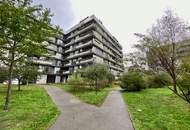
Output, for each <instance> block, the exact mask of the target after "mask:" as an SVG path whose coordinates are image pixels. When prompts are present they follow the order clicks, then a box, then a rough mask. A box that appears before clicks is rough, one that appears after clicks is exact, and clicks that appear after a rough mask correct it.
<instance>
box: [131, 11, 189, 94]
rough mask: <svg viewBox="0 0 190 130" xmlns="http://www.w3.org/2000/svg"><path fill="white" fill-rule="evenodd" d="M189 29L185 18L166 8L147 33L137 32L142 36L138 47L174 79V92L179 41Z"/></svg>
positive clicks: (175, 89)
mask: <svg viewBox="0 0 190 130" xmlns="http://www.w3.org/2000/svg"><path fill="white" fill-rule="evenodd" d="M187 31H188V24H186V23H185V22H184V20H183V19H181V18H180V17H178V16H177V15H176V14H174V13H173V12H172V11H171V10H166V11H165V14H164V15H163V16H162V17H161V18H160V19H158V20H157V22H156V24H155V25H153V26H152V28H150V29H149V30H148V32H147V34H146V35H144V34H139V33H136V34H135V35H136V36H138V37H139V38H140V44H139V45H137V47H138V48H140V49H141V50H143V51H145V50H146V53H147V58H148V61H149V62H151V63H152V64H154V65H155V66H157V67H161V68H162V69H163V70H165V71H166V72H167V73H168V74H169V75H170V76H171V78H172V80H173V88H170V89H171V90H172V91H173V92H174V93H176V94H178V90H177V72H176V69H177V66H178V60H177V53H176V50H177V47H178V45H177V44H178V42H179V41H181V40H183V39H185V37H186V34H187Z"/></svg>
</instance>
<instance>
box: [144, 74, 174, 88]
mask: <svg viewBox="0 0 190 130" xmlns="http://www.w3.org/2000/svg"><path fill="white" fill-rule="evenodd" d="M145 79H146V85H147V87H149V88H160V87H164V86H168V85H171V83H172V81H171V78H170V76H169V75H168V74H167V73H165V72H159V73H156V74H151V75H146V78H145Z"/></svg>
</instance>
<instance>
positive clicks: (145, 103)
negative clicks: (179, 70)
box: [123, 88, 190, 130]
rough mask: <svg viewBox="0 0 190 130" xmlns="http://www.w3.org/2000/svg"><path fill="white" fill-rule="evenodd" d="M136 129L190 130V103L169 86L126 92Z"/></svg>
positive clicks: (124, 95) (125, 95) (125, 97)
mask: <svg viewBox="0 0 190 130" xmlns="http://www.w3.org/2000/svg"><path fill="white" fill-rule="evenodd" d="M123 98H124V100H125V101H126V102H127V104H128V108H129V111H130V114H131V116H132V120H133V123H134V126H135V128H136V130H190V104H187V103H186V102H185V101H183V100H181V99H180V98H178V97H176V96H175V95H174V94H173V93H172V92H171V91H170V90H168V89H167V88H157V89H146V90H143V91H141V92H124V93H123Z"/></svg>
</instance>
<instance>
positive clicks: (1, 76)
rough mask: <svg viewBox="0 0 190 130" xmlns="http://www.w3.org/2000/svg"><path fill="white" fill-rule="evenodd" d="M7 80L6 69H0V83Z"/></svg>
mask: <svg viewBox="0 0 190 130" xmlns="http://www.w3.org/2000/svg"><path fill="white" fill-rule="evenodd" d="M7 78H8V75H7V68H6V67H0V83H2V82H4V81H5V80H7Z"/></svg>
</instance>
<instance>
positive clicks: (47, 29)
mask: <svg viewBox="0 0 190 130" xmlns="http://www.w3.org/2000/svg"><path fill="white" fill-rule="evenodd" d="M31 2H32V1H31V0H14V1H13V0H2V1H1V2H0V61H1V62H3V63H4V64H5V65H7V66H8V88H7V94H6V98H5V105H4V110H7V109H8V105H9V100H10V96H11V80H12V76H13V68H14V67H15V65H16V63H18V62H19V61H22V60H23V59H25V58H27V57H28V56H39V57H40V56H43V55H46V53H47V50H46V49H45V47H46V46H47V45H45V43H44V41H47V40H48V39H49V37H54V36H55V35H56V34H57V32H58V31H57V30H58V29H57V28H56V29H53V28H52V27H51V24H50V20H51V19H50V17H51V14H50V10H48V9H43V8H42V6H41V5H39V6H33V5H31ZM7 54H8V55H7Z"/></svg>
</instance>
